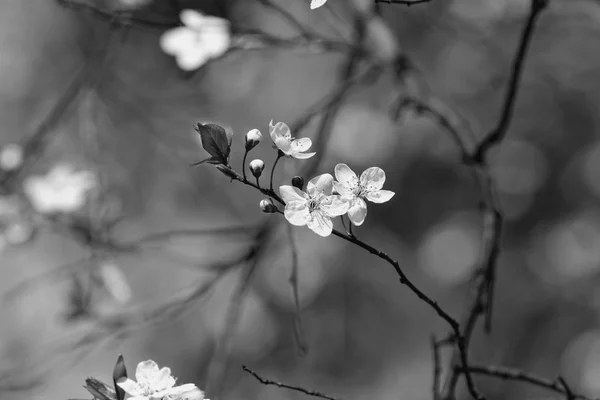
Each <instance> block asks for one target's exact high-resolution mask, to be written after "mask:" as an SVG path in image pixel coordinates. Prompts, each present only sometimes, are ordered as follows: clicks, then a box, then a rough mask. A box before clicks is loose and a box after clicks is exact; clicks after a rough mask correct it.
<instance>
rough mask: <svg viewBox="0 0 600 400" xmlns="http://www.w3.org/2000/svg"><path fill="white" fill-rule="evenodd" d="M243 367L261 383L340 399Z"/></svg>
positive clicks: (328, 399)
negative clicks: (269, 377) (265, 376)
mask: <svg viewBox="0 0 600 400" xmlns="http://www.w3.org/2000/svg"><path fill="white" fill-rule="evenodd" d="M242 369H243V370H244V371H246V372H247V373H249V374H250V375H252V376H253V377H255V378H256V380H257V381H259V382H260V383H262V384H263V385H274V386H277V387H280V388H284V389H289V390H293V391H296V392H300V393H304V394H305V395H307V396H312V397H319V398H321V399H327V400H338V399H336V398H335V397H330V396H328V395H326V394H323V393H321V392H317V391H314V390H308V389H304V388H303V387H300V386H292V385H288V384H285V383H280V382H275V381H272V380H270V379H266V378H263V377H261V376H260V375H258V373H256V372H254V371H253V370H251V369H250V368H248V367H246V366H245V365H243V366H242Z"/></svg>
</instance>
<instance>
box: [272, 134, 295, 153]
mask: <svg viewBox="0 0 600 400" xmlns="http://www.w3.org/2000/svg"><path fill="white" fill-rule="evenodd" d="M273 142H274V143H275V146H277V148H278V149H279V150H281V151H283V153H284V154H286V155H292V154H293V152H292V144H291V142H290V141H289V139H287V138H284V137H276V138H275V140H274V141H273Z"/></svg>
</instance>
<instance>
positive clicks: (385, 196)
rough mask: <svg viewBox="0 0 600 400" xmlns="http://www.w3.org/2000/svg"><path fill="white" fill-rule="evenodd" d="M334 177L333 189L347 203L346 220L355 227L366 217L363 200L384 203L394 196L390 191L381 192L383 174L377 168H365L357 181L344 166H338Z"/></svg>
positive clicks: (383, 179)
mask: <svg viewBox="0 0 600 400" xmlns="http://www.w3.org/2000/svg"><path fill="white" fill-rule="evenodd" d="M335 177H336V179H337V182H333V187H334V188H335V190H336V192H338V193H339V194H340V195H341V197H342V199H343V200H346V201H348V203H349V205H350V208H349V209H348V218H350V221H352V223H353V224H354V225H356V226H359V225H362V223H363V222H364V220H365V217H366V216H367V203H365V200H369V201H371V202H373V203H385V202H386V201H389V200H390V199H391V198H392V197H393V196H394V194H395V193H394V192H392V191H390V190H381V188H382V187H383V183H384V182H385V172H384V171H383V170H382V169H381V168H378V167H371V168H367V169H366V170H365V171H364V172H363V173H362V174H361V175H360V179H359V178H358V177H357V176H356V174H355V173H354V171H352V170H351V169H350V167H348V166H347V165H346V164H338V165H336V166H335Z"/></svg>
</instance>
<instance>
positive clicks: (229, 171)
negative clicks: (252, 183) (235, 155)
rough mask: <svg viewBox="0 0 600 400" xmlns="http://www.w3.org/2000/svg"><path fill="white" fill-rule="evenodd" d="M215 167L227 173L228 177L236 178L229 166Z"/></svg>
mask: <svg viewBox="0 0 600 400" xmlns="http://www.w3.org/2000/svg"><path fill="white" fill-rule="evenodd" d="M216 168H217V169H218V170H219V171H221V172H222V173H224V174H225V175H227V176H228V177H229V178H231V179H232V180H233V179H237V174H236V173H235V171H234V170H232V169H231V168H229V167H227V166H225V165H216Z"/></svg>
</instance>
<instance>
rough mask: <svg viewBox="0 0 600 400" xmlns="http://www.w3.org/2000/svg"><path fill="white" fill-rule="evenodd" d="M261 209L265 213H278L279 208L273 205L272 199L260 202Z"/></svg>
mask: <svg viewBox="0 0 600 400" xmlns="http://www.w3.org/2000/svg"><path fill="white" fill-rule="evenodd" d="M260 209H261V210H262V211H263V212H265V213H274V212H277V206H276V205H275V204H274V203H273V200H271V199H262V200H261V201H260Z"/></svg>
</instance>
